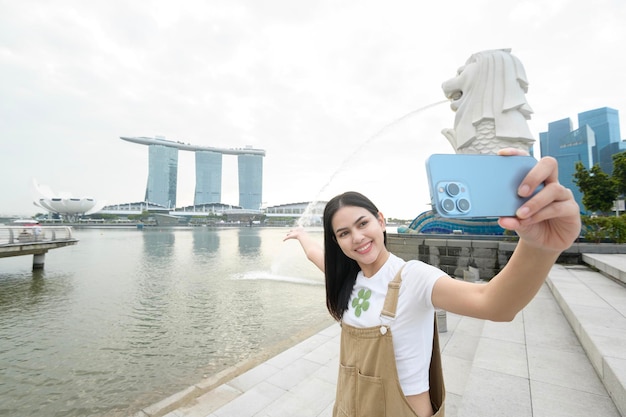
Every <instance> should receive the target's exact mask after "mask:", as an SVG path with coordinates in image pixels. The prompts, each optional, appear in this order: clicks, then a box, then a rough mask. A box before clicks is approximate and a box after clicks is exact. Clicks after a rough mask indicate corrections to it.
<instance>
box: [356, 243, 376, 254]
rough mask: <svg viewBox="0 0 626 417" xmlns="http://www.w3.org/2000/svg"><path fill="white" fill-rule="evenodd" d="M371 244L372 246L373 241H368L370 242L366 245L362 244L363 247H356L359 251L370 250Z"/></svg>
mask: <svg viewBox="0 0 626 417" xmlns="http://www.w3.org/2000/svg"><path fill="white" fill-rule="evenodd" d="M370 246H372V242H370V243H368V244H367V245H365V246H362V247H360V248H357V249H356V251H357V252H364V251H366V250H368V249H369V248H370Z"/></svg>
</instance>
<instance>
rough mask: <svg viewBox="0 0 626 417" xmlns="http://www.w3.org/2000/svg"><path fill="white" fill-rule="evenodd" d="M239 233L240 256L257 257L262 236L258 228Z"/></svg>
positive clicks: (245, 229)
mask: <svg viewBox="0 0 626 417" xmlns="http://www.w3.org/2000/svg"><path fill="white" fill-rule="evenodd" d="M238 232H239V254H240V255H243V256H250V255H253V256H256V255H258V254H259V249H260V248H261V236H259V229H258V228H252V227H247V228H241V229H238Z"/></svg>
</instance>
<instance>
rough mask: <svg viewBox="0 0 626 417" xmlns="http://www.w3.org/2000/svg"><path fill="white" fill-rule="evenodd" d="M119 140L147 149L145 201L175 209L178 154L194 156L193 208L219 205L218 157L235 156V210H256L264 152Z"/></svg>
mask: <svg viewBox="0 0 626 417" xmlns="http://www.w3.org/2000/svg"><path fill="white" fill-rule="evenodd" d="M120 139H122V140H125V141H128V142H132V143H137V144H140V145H147V146H148V182H147V185H146V195H145V201H149V202H151V203H156V204H159V205H162V206H164V207H168V208H175V207H176V189H177V180H178V151H179V150H183V151H191V152H194V153H195V162H196V187H195V193H194V205H201V204H209V203H221V198H222V156H223V155H236V156H237V168H238V169H237V172H238V184H239V206H240V207H241V208H244V209H250V210H259V208H260V207H261V202H262V192H263V157H264V156H265V150H263V149H254V148H252V147H251V146H246V147H245V148H214V147H207V146H195V145H191V144H189V143H184V142H180V141H171V140H166V139H165V138H163V137H159V136H157V137H154V138H151V137H125V136H122V137H120Z"/></svg>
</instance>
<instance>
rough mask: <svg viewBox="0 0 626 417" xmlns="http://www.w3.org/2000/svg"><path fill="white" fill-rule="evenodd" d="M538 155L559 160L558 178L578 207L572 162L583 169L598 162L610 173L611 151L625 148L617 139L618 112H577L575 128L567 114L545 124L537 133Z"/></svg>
mask: <svg viewBox="0 0 626 417" xmlns="http://www.w3.org/2000/svg"><path fill="white" fill-rule="evenodd" d="M539 140H540V148H541V156H552V157H554V158H555V159H556V160H557V161H558V162H559V182H560V183H561V184H563V185H564V186H566V187H567V188H569V189H571V190H572V192H573V193H574V198H575V199H576V201H577V202H578V205H579V206H580V208H581V211H583V212H586V209H585V207H584V205H583V204H582V193H581V192H580V190H579V189H578V186H576V184H575V183H574V174H575V173H576V163H577V162H579V161H580V162H582V164H583V165H584V166H585V168H586V169H587V170H590V169H591V168H592V167H593V166H594V165H595V164H598V165H599V166H600V168H601V169H602V171H604V172H605V173H607V174H609V175H611V174H612V173H613V159H612V157H613V155H614V154H616V153H619V152H623V151H624V150H626V145H625V143H624V142H623V141H622V140H621V139H620V125H619V114H618V111H617V110H615V109H611V108H608V107H602V108H599V109H595V110H589V111H585V112H582V113H579V114H578V129H576V130H574V129H573V124H572V121H571V120H570V119H569V118H566V119H561V120H557V121H555V122H551V123H549V124H548V131H547V132H542V133H540V134H539Z"/></svg>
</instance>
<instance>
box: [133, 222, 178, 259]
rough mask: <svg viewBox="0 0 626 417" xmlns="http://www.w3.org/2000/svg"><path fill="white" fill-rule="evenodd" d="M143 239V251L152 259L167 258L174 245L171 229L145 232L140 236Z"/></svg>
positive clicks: (174, 240) (174, 237) (174, 239)
mask: <svg viewBox="0 0 626 417" xmlns="http://www.w3.org/2000/svg"><path fill="white" fill-rule="evenodd" d="M141 235H142V236H143V238H144V245H143V248H144V251H145V253H146V255H148V256H149V257H150V258H152V259H155V260H157V259H160V258H164V257H165V258H169V257H170V256H171V255H172V253H173V249H174V244H175V243H176V236H175V235H174V232H173V231H172V229H162V230H146V231H144V232H143V233H142V234H141Z"/></svg>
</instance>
